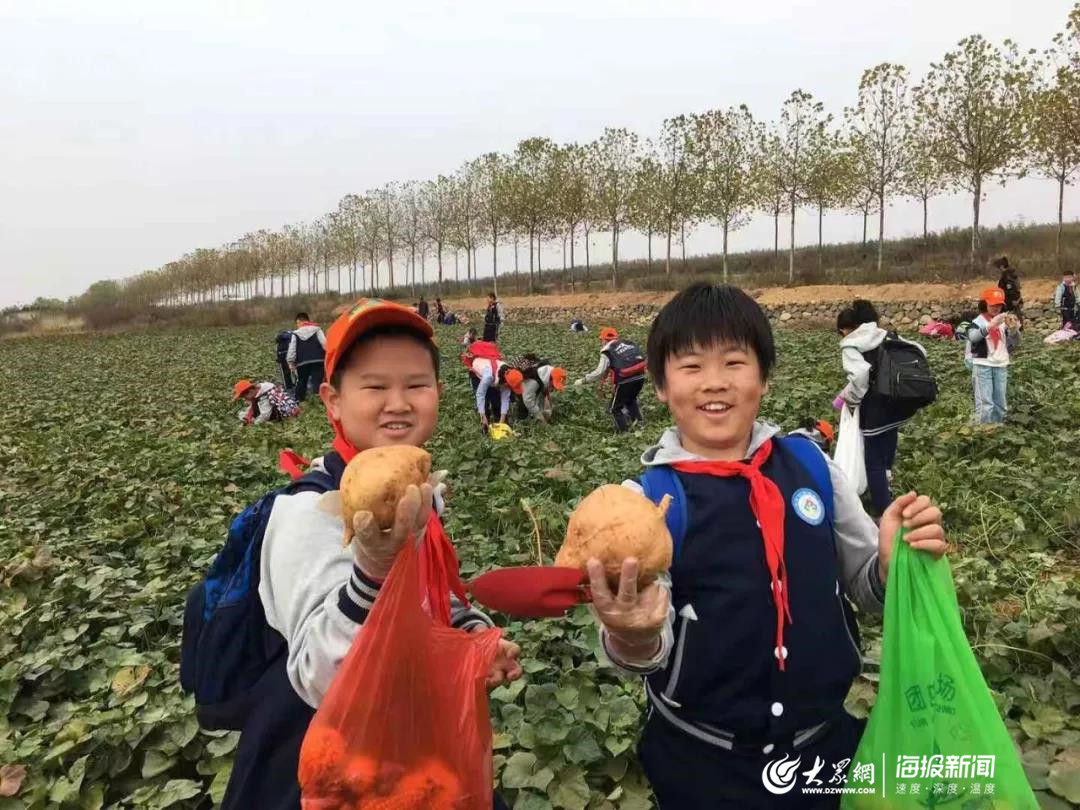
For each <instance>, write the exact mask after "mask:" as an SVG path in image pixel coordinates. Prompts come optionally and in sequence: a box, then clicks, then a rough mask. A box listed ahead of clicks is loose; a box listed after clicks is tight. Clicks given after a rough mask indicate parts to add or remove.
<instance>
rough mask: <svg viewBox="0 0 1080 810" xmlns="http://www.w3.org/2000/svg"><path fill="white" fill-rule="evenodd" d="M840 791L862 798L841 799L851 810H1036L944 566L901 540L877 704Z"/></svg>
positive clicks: (887, 598) (895, 548)
mask: <svg viewBox="0 0 1080 810" xmlns="http://www.w3.org/2000/svg"><path fill="white" fill-rule="evenodd" d="M867 764H873V766H874V767H873V769H872V770H870V769H868V768H866V767H865V766H866V765H867ZM860 766H861V770H860ZM873 771H877V772H878V774H879V778H878V779H874V780H873V784H872V785H871V784H868V780H867V777H868V776H869V777H870V778H871V779H872V778H873ZM860 776H861V778H858V777H860ZM845 787H846V788H847V789H848V790H849V791H850V790H851V789H861V790H865V791H866V792H865V793H851V792H845V793H844V796H843V802H842V805H841V806H842V807H844V808H845V809H850V810H864V809H866V808H874V809H875V810H876V809H877V808H896V809H897V810H908V808H910V810H915V808H923V807H943V808H949V810H952V808H955V809H956V810H990V809H991V808H993V810H1005V809H1006V808H1008V809H1009V810H1028V808H1031V809H1032V810H1038V806H1039V805H1038V802H1037V801H1036V799H1035V796H1034V794H1032V792H1031V787H1030V786H1029V785H1028V782H1027V778H1026V777H1025V776H1024V771H1023V768H1022V767H1021V765H1020V758H1019V756H1018V755H1017V752H1016V747H1015V746H1014V744H1013V741H1012V738H1011V737H1010V736H1009V733H1008V732H1007V731H1006V730H1005V725H1004V723H1002V722H1001V717H1000V715H999V714H998V710H997V706H995V704H994V700H993V698H992V697H991V695H990V690H989V689H988V688H987V686H986V681H985V680H983V676H982V672H980V671H979V665H978V663H977V662H976V660H975V656H974V654H973V653H972V652H971V647H970V646H969V645H968V641H967V637H966V636H965V635H964V627H963V624H962V623H961V621H960V606H959V605H958V604H957V602H956V587H955V586H954V585H953V578H952V571H951V570H950V568H949V562H948V560H946V559H940V560H935V559H933V558H932V557H931V556H930V555H929V554H926V553H923V552H920V551H915V550H912V549H911V547H910V546H908V544H907V543H906V542H904V541H903V531H902V530H901V531H900V532H899V533H898V534H897V537H896V542H895V543H894V545H893V559H892V564H891V566H890V569H889V582H888V588H887V589H886V594H885V627H884V633H883V636H882V640H881V682H880V688H879V689H878V697H877V703H875V705H874V708H873V710H872V711H871V713H870V721H869V723H868V724H867V726H866V731H865V733H864V734H863V737H862V740H861V741H860V743H859V748H858V750H857V751H856V752H855V756H854V757H853V759H852V761H851V764H850V766H849V770H848V778H847V782H846V785H845ZM871 788H872V789H873V792H872V793H871V792H870V790H871Z"/></svg>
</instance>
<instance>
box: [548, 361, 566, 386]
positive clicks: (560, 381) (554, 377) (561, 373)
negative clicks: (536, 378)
mask: <svg viewBox="0 0 1080 810" xmlns="http://www.w3.org/2000/svg"><path fill="white" fill-rule="evenodd" d="M551 387H552V388H554V389H555V390H556V391H562V390H563V389H564V388H566V369H565V368H560V367H559V366H555V368H553V369H552V370H551Z"/></svg>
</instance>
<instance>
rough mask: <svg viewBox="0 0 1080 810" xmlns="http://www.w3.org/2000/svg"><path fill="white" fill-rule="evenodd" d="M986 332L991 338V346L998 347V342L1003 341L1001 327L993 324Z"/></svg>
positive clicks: (992, 347)
mask: <svg viewBox="0 0 1080 810" xmlns="http://www.w3.org/2000/svg"><path fill="white" fill-rule="evenodd" d="M986 333H987V335H988V336H989V339H990V348H991V349H996V348H997V347H998V344H1000V343H1001V327H1000V326H991V327H990V328H989V329H987V330H986Z"/></svg>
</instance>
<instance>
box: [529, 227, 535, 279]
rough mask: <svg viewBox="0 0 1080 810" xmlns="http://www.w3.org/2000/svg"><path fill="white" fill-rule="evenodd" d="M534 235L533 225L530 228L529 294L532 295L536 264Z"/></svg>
mask: <svg viewBox="0 0 1080 810" xmlns="http://www.w3.org/2000/svg"><path fill="white" fill-rule="evenodd" d="M533 236H535V232H534V231H533V229H532V227H530V228H529V294H530V295H531V294H532V293H533V266H534V264H535V262H534V261H533Z"/></svg>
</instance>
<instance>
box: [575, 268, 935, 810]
mask: <svg viewBox="0 0 1080 810" xmlns="http://www.w3.org/2000/svg"><path fill="white" fill-rule="evenodd" d="M647 354H648V363H649V372H650V374H651V375H652V379H653V385H654V386H655V388H656V393H657V397H658V398H659V399H660V401H661V402H663V403H665V404H666V405H667V407H668V410H669V411H670V412H671V416H672V419H673V420H674V422H675V427H673V428H669V429H668V430H666V431H665V432H664V434H663V435H662V436H661V438H660V441H659V443H658V444H657V445H655V446H654V447H652V448H650V449H648V450H646V451H645V453H644V455H643V456H642V462H643V463H644V464H645V466H646V473H645V475H644V476H643V477H642V479H641V481H640V482H636V481H628V482H625V485H626V486H628V487H631V488H633V489H635V490H637V491H643V492H645V493H646V494H647V495H648V497H650V498H651V499H652V500H653V501H659V500H660V499H661V497H662V496H663V494H665V492H668V493H673V494H675V496H676V500H677V502H681V504H682V505H684V506H685V507H686V509H685V511H681V510H680V509H679V508H677V507H675V508H673V509H671V510H669V515H672V514H675V513H681V515H682V516H683V517H682V518H681V519H680V521H681V522H682V524H683V529H684V530H683V531H682V532H681V534H680V533H679V532H676V536H675V537H674V539H675V541H676V542H675V554H674V557H673V563H672V566H671V570H670V590H669V587H668V585H666V584H664V583H662V582H661V581H657V582H654V583H652V584H650V585H648V586H646V587H645V588H643V589H641V590H639V589H638V587H637V561H636V560H634V559H633V558H630V559H627V560H626V561H624V564H623V568H622V572H621V579H620V581H619V583H618V592H617V594H614V593H612V588H611V587H610V586H609V584H608V582H607V580H606V577H605V574H604V568H603V566H602V565H601V564H600V562H599V561H598V560H595V559H593V560H590V561H589V562H588V567H589V575H590V586H591V589H592V595H593V607H594V609H595V613H596V616H597V619H598V620H599V623H600V626H601V640H602V643H603V646H604V649H605V650H606V652H607V655H608V656H609V658H610V659H611V661H612V662H613V663H614V664H615V665H616V666H617V667H619V668H621V669H623V670H625V671H626V672H628V673H633V674H636V675H640V676H643V677H644V679H645V690H646V695H647V698H648V701H649V705H650V708H651V710H650V712H649V714H648V719H647V720H646V722H645V727H644V731H643V734H642V738H641V741H640V747H639V755H640V758H641V762H642V764H643V765H644V768H645V772H646V774H647V776H648V778H649V780H650V782H651V783H652V788H653V791H654V792H655V794H656V798H657V802H658V804H659V807H660V808H662V810H716V808H733V809H734V808H738V810H747V808H787V807H792V808H827V807H829V808H831V807H836V806H837V805H838V804H839V801H840V796H839V795H835V796H824V795H810V794H803V793H802V790H801V787H802V786H803V785H805V782H804V780H803V779H802V778H800V780H799V781H800V783H801V784H800V785H799V786H797V787H796V788H795V789H794V790H791V791H789V792H787V793H784V794H780V795H776V794H773V793H771V792H769V791H767V790H766V788H765V787H764V786H763V783H762V772H763V770H764V768H765V767H766V766H767V765H769V763H770V762H774V761H776V760H780V759H782V758H784V757H787V758H788V760H789V761H791V760H795V759H800V758H801V761H802V763H803V765H804V766H805V768H806V769H807V770H811V769H813V767H814V766H815V763H817V762H824V763H827V765H828V768H829V770H828V772H825V771H823V772H822V776H823V778H824V779H825V780H826V781H827V780H828V778H829V775H831V774H832V772H833V771H832V769H833V768H834V767H835V766H836V763H840V762H842V761H843V760H845V759H848V760H850V758H851V757H852V756H853V755H854V752H855V749H856V745H857V743H858V741H859V737H860V734H861V729H862V723H861V722H860V721H857V720H856V719H855V718H853V717H851V716H850V715H848V714H847V713H846V712H845V711H844V698H845V696H846V695H847V692H848V689H849V687H850V686H851V683H852V681H853V680H854V679H855V677H856V676H857V675H858V673H859V670H860V663H861V659H860V654H859V649H858V647H857V645H856V642H855V641H854V637H855V636H854V631H855V629H856V628H855V627H854V624H853V617H852V613H851V609H850V606H849V605H848V603H847V601H846V598H847V597H849V598H851V599H852V600H853V601H854V602H855V603H856V604H857V605H858V606H859V608H860V609H862V610H868V611H875V612H881V610H882V608H883V600H884V583H885V582H886V581H887V574H888V566H889V560H890V558H891V556H892V550H893V538H894V536H895V534H896V532H897V530H898V529H899V528H900V527H901V526H903V527H905V528H906V529H907V530H908V533H907V535H906V541H907V542H908V543H909V544H910V545H911V547H912V548H916V549H921V550H925V551H928V552H930V553H932V554H934V555H936V556H940V555H942V554H943V553H944V552H945V538H944V533H943V529H942V526H941V512H940V510H939V509H938V508H937V507H936V506H934V505H933V503H932V502H931V501H930V499H929V498H927V497H926V496H921V495H917V494H916V493H914V492H909V493H907V494H906V495H903V496H902V497H900V498H898V499H897V500H896V501H894V502H893V503H892V504H891V505H890V506H889V508H888V509H887V510H886V513H885V515H884V516H883V519H882V522H881V527H880V529H879V528H878V527H877V526H876V525H875V523H874V521H873V520H872V519H871V518H870V516H869V515H867V514H866V512H865V511H863V508H862V505H861V503H860V501H859V496H858V495H857V494H856V492H855V491H854V489H852V487H851V485H850V484H849V483H848V481H847V480H846V479H845V477H844V475H843V473H842V472H841V471H840V470H839V468H838V467H836V466H835V465H834V464H833V463H832V462H831V461H830V460H829V459H828V458H826V456H825V455H824V454H822V453H821V452H820V451H819V450H818V449H817V448H815V447H814V446H813V445H812V444H811V443H810V442H807V441H806V440H805V439H803V438H798V437H791V438H782V437H780V436H779V431H778V428H777V427H776V426H775V425H771V424H769V423H767V422H763V421H759V420H758V413H759V410H760V406H761V400H762V398H763V397H764V396H765V394H766V392H767V391H768V387H769V385H768V379H769V372H770V371H771V370H772V367H773V365H774V362H775V358H776V354H775V348H774V344H773V335H772V331H771V329H770V326H769V322H768V320H767V318H766V317H765V314H764V312H762V310H761V308H760V307H759V306H758V305H757V303H756V302H755V301H754V300H753V299H752V298H750V297H749V296H748V295H746V294H745V293H744V292H742V291H741V290H739V289H737V288H735V287H731V286H727V285H722V286H714V285H708V284H695V285H692V286H691V287H689V288H687V289H686V290H684V291H683V292H681V293H679V294H678V295H676V296H675V297H674V298H673V299H672V300H671V301H670V302H669V303H668V304H667V305H666V306H664V308H663V309H662V310H661V312H660V314H659V315H658V316H657V318H656V320H655V322H654V323H653V325H652V328H651V330H650V332H649V339H648V348H647ZM669 525H673V524H672V523H671V519H669ZM673 650H674V652H673Z"/></svg>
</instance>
